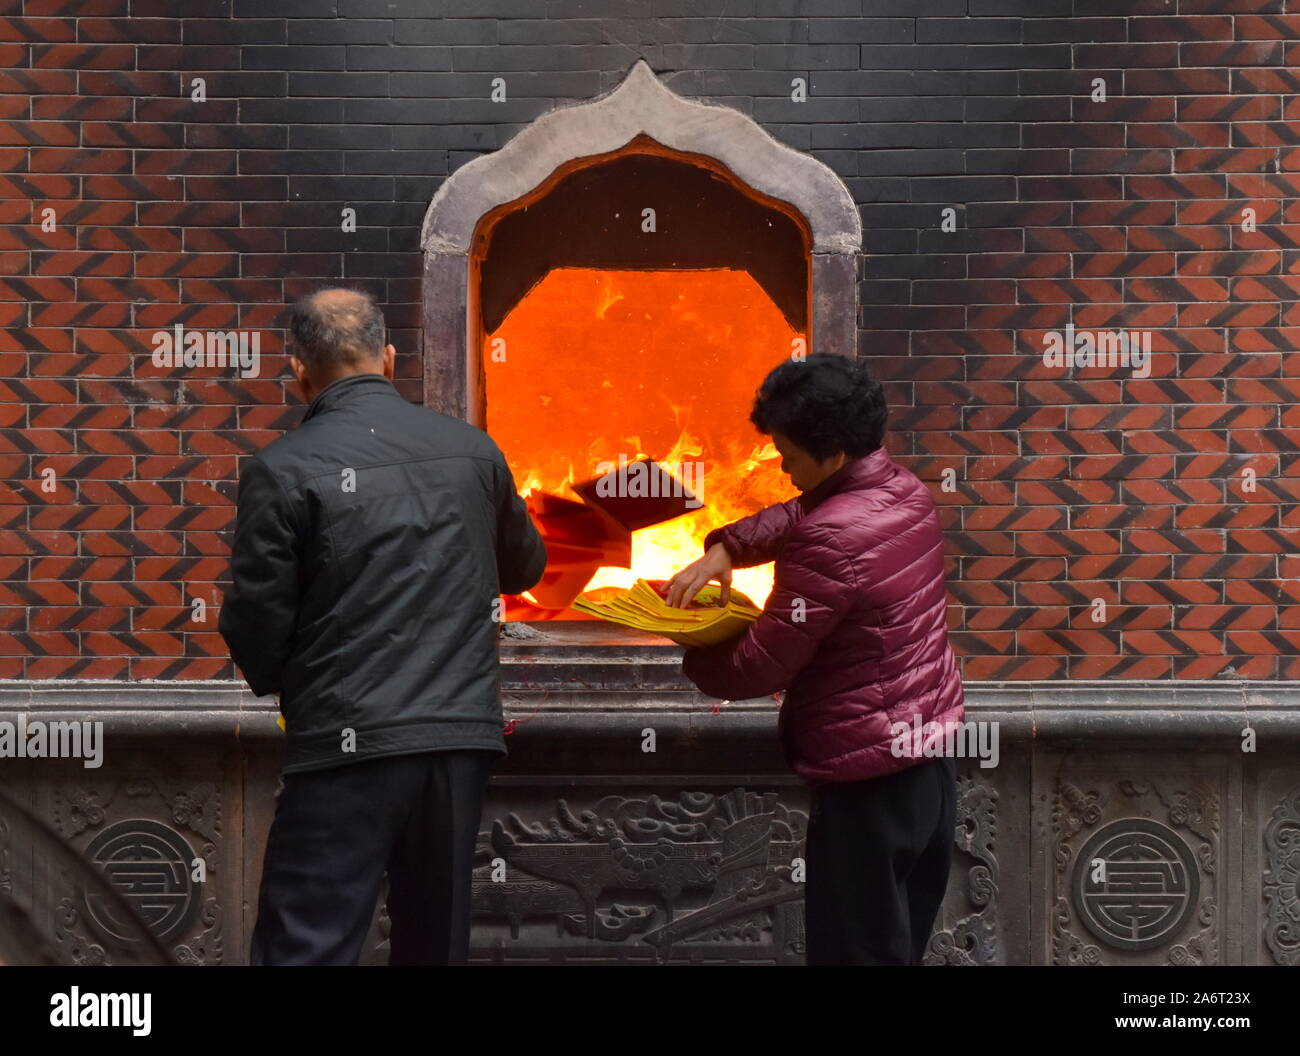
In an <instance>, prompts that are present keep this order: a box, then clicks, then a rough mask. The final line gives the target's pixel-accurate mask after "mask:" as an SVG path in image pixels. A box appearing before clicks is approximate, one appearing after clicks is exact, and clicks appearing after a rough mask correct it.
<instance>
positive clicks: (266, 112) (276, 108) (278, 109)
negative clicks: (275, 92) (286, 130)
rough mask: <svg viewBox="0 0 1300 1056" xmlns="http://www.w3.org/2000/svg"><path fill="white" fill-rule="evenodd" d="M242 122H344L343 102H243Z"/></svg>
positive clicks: (241, 107)
mask: <svg viewBox="0 0 1300 1056" xmlns="http://www.w3.org/2000/svg"><path fill="white" fill-rule="evenodd" d="M239 120H240V121H241V122H251V123H253V124H257V123H260V122H265V123H267V124H277V123H283V124H299V123H303V124H328V123H330V122H338V121H342V120H343V100H342V99H241V100H239Z"/></svg>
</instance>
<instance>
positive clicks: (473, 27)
mask: <svg viewBox="0 0 1300 1056" xmlns="http://www.w3.org/2000/svg"><path fill="white" fill-rule="evenodd" d="M501 24H502V23H498V22H497V21H496V20H495V19H490V18H438V19H433V18H410V19H407V18H400V19H398V20H397V21H396V22H394V23H393V38H392V39H393V41H394V43H397V44H445V45H456V44H495V43H497V38H498V27H499V26H500V25H501ZM506 24H507V25H508V24H509V23H506Z"/></svg>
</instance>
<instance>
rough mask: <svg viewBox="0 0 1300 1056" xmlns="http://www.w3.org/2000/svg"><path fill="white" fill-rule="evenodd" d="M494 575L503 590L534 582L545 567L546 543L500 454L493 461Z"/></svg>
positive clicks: (523, 587) (516, 591)
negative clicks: (495, 527)
mask: <svg viewBox="0 0 1300 1056" xmlns="http://www.w3.org/2000/svg"><path fill="white" fill-rule="evenodd" d="M495 479H496V508H497V578H498V581H499V583H498V586H499V588H500V590H501V593H502V594H519V593H521V592H522V591H525V590H528V589H529V588H530V587H535V586H537V584H538V582H539V581H540V580H541V578H542V573H543V572H545V571H546V544H545V543H544V542H543V541H542V536H541V533H540V532H538V530H537V527H536V525H534V524H533V519H532V518H531V517H529V516H528V507H527V506H526V505H525V504H524V500H523V499H522V498H520V497H519V492H518V491H517V490H516V489H515V478H514V475H513V474H512V473H511V472H510V467H509V466H508V465H507V464H506V460H505V457H504V456H502V457H501V458H500V459H499V460H498V462H497V463H496V469H495Z"/></svg>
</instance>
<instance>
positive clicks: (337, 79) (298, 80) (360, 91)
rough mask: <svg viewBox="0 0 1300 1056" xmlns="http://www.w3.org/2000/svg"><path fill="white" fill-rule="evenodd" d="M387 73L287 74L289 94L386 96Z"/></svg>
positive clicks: (339, 96) (340, 96)
mask: <svg viewBox="0 0 1300 1056" xmlns="http://www.w3.org/2000/svg"><path fill="white" fill-rule="evenodd" d="M389 76H390V75H389V74H387V73H334V72H330V73H304V72H300V71H299V72H294V73H291V74H289V94H290V95H293V96H298V95H325V96H330V97H338V98H342V97H344V96H360V97H363V98H373V97H375V96H380V97H383V96H386V95H388V78H389Z"/></svg>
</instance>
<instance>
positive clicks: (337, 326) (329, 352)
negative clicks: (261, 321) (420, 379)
mask: <svg viewBox="0 0 1300 1056" xmlns="http://www.w3.org/2000/svg"><path fill="white" fill-rule="evenodd" d="M342 294H347V295H348V296H341V295H342ZM289 332H290V333H291V334H292V335H293V340H294V344H295V345H296V346H297V347H296V349H295V352H296V354H297V356H298V358H299V359H300V360H302V361H303V362H304V363H305V364H307V367H308V369H310V370H319V369H329V368H330V367H335V366H351V367H356V366H362V365H365V364H367V363H370V362H372V361H373V360H375V359H377V358H379V357H380V356H382V355H383V353H384V316H383V313H382V312H380V310H379V308H378V307H377V306H376V305H375V301H374V298H373V297H371V296H370V294H368V293H366V292H364V291H363V290H350V289H343V288H331V289H325V290H317V291H316V292H315V293H309V294H307V295H306V296H305V297H302V298H301V299H300V300H299V301H298V303H297V304H295V305H294V306H293V311H292V313H291V314H290V316H289Z"/></svg>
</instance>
